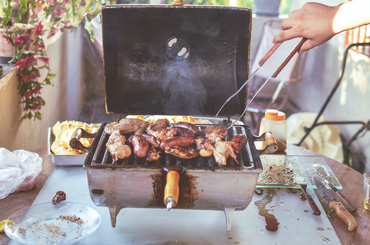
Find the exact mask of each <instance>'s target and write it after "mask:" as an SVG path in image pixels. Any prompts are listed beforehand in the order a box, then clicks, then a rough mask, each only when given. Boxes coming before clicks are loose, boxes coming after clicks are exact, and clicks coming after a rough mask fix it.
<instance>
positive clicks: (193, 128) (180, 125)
mask: <svg viewBox="0 0 370 245" xmlns="http://www.w3.org/2000/svg"><path fill="white" fill-rule="evenodd" d="M173 126H174V127H175V128H186V129H189V130H191V131H193V133H194V134H197V133H198V132H199V128H198V127H197V126H196V125H194V124H191V123H188V122H177V123H175V124H174V125H173Z"/></svg>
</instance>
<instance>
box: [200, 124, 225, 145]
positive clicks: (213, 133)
mask: <svg viewBox="0 0 370 245" xmlns="http://www.w3.org/2000/svg"><path fill="white" fill-rule="evenodd" d="M199 133H200V134H204V135H205V137H206V138H207V139H210V140H211V141H212V143H217V142H219V141H222V140H223V139H224V138H225V137H226V136H227V128H224V127H220V126H218V125H214V126H211V127H208V128H205V129H203V130H202V131H200V132H199Z"/></svg>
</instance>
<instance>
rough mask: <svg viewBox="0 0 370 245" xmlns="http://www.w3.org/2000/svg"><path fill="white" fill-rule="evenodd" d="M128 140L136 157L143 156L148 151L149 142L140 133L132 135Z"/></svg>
mask: <svg viewBox="0 0 370 245" xmlns="http://www.w3.org/2000/svg"><path fill="white" fill-rule="evenodd" d="M128 141H129V142H130V143H131V144H132V146H133V148H134V154H135V156H136V157H137V158H144V157H146V156H147V154H148V151H149V143H148V141H146V140H145V138H144V137H143V136H142V135H141V134H134V135H132V136H131V137H130V138H129V139H128Z"/></svg>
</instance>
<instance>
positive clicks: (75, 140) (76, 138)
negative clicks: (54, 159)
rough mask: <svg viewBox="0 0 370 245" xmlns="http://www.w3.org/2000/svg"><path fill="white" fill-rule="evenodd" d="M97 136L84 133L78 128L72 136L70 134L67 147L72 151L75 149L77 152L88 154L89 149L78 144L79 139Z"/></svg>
mask: <svg viewBox="0 0 370 245" xmlns="http://www.w3.org/2000/svg"><path fill="white" fill-rule="evenodd" d="M96 135H97V133H95V134H90V133H88V132H86V131H85V130H83V129H82V128H78V129H76V130H75V131H74V132H73V134H72V138H71V140H70V141H69V145H70V146H71V147H72V148H73V149H77V150H81V151H86V152H90V151H91V147H85V146H84V145H83V144H82V143H81V142H80V139H81V138H95V136H96Z"/></svg>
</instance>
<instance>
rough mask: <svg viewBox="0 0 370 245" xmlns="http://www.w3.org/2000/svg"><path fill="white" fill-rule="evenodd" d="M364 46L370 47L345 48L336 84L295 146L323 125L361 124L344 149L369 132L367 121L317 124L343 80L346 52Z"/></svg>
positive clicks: (368, 44)
mask: <svg viewBox="0 0 370 245" xmlns="http://www.w3.org/2000/svg"><path fill="white" fill-rule="evenodd" d="M365 46H370V43H353V44H350V45H348V46H347V48H346V49H345V52H344V57H343V61H342V68H341V70H340V72H339V76H338V79H337V82H336V83H335V84H334V87H333V88H332V90H331V92H330V94H329V96H328V98H327V99H326V100H325V102H324V104H323V105H322V107H321V109H320V111H319V113H318V114H317V116H316V118H315V120H314V122H313V123H312V125H311V127H309V128H308V127H304V130H305V132H306V134H305V135H304V136H303V137H302V139H301V140H300V141H299V143H298V144H297V145H298V146H300V145H301V144H302V143H303V141H304V140H305V139H306V137H307V136H308V135H309V134H310V132H311V131H312V130H313V129H314V128H315V127H317V126H320V125H324V124H340V125H342V124H361V125H362V127H361V128H360V129H359V130H358V131H357V132H356V133H355V135H354V136H353V137H352V138H351V139H350V140H349V141H348V142H347V144H346V146H345V147H346V148H348V147H349V145H350V144H351V143H352V142H353V141H355V140H356V139H357V137H358V136H359V135H360V134H361V133H362V132H364V131H365V130H366V131H369V130H370V120H369V121H367V122H363V121H327V122H317V121H318V120H319V118H320V117H321V115H322V113H323V112H324V110H325V109H326V107H327V105H328V104H329V102H330V100H331V98H332V97H333V95H334V93H335V91H336V90H337V89H338V87H339V85H340V83H341V82H342V78H343V75H344V71H345V68H346V61H347V56H348V51H349V50H350V49H351V48H354V47H356V48H358V47H365Z"/></svg>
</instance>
